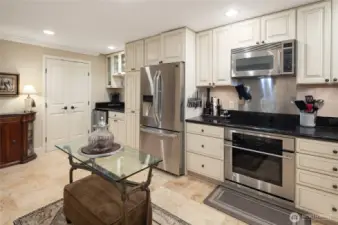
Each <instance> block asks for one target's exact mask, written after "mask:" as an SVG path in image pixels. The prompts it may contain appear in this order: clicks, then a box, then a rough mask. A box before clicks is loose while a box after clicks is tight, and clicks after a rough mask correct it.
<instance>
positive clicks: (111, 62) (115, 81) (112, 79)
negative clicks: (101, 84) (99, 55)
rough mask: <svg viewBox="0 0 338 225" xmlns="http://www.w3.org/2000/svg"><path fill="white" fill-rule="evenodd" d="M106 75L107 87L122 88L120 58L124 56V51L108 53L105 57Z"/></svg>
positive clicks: (122, 58) (122, 71)
mask: <svg viewBox="0 0 338 225" xmlns="http://www.w3.org/2000/svg"><path fill="white" fill-rule="evenodd" d="M106 59H107V60H106V61H107V76H106V87H107V88H123V76H122V75H123V74H124V66H123V65H124V64H123V62H122V60H125V58H124V52H119V53H114V54H111V55H108V56H107V58H106Z"/></svg>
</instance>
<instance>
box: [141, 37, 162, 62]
mask: <svg viewBox="0 0 338 225" xmlns="http://www.w3.org/2000/svg"><path fill="white" fill-rule="evenodd" d="M144 57H145V65H146V66H149V65H157V64H159V62H160V61H161V35H157V36H154V37H150V38H147V39H145V40H144Z"/></svg>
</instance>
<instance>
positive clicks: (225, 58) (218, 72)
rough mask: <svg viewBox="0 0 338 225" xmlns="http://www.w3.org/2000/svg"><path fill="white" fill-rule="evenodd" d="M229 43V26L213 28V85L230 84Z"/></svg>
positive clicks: (230, 40)
mask: <svg viewBox="0 0 338 225" xmlns="http://www.w3.org/2000/svg"><path fill="white" fill-rule="evenodd" d="M231 44H232V38H231V26H225V27H220V28H217V29H214V30H213V48H212V51H213V57H212V63H213V67H212V83H213V86H222V85H231V72H230V70H231Z"/></svg>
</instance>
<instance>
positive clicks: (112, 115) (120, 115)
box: [108, 111, 124, 120]
mask: <svg viewBox="0 0 338 225" xmlns="http://www.w3.org/2000/svg"><path fill="white" fill-rule="evenodd" d="M108 117H109V118H113V119H119V120H124V113H119V112H112V111H110V112H108Z"/></svg>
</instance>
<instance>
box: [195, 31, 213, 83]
mask: <svg viewBox="0 0 338 225" xmlns="http://www.w3.org/2000/svg"><path fill="white" fill-rule="evenodd" d="M196 76H197V77H196V85H197V86H211V85H212V31H205V32H201V33H198V34H197V35H196Z"/></svg>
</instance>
